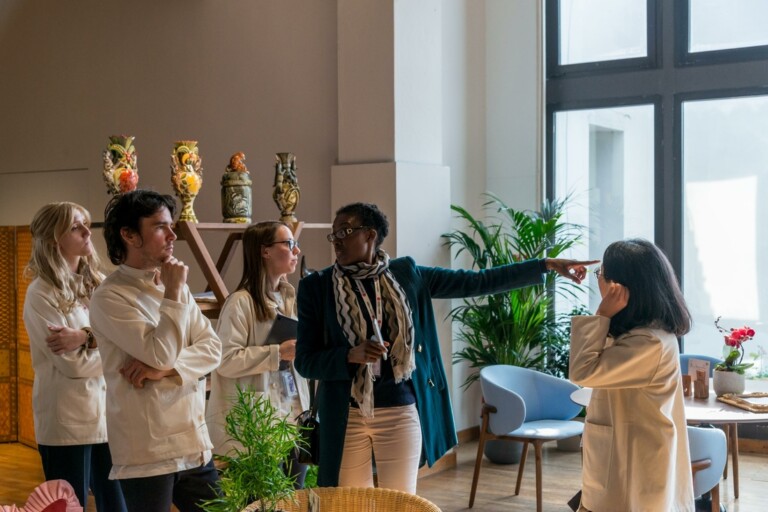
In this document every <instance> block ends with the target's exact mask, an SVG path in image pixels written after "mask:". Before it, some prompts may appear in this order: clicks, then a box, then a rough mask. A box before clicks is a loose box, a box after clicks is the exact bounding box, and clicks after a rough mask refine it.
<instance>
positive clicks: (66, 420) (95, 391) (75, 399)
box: [56, 378, 103, 425]
mask: <svg viewBox="0 0 768 512" xmlns="http://www.w3.org/2000/svg"><path fill="white" fill-rule="evenodd" d="M101 384H102V383H100V382H99V379H95V378H93V379H70V380H69V381H68V382H67V383H66V387H64V385H62V387H63V388H64V389H61V390H60V391H59V393H60V394H59V399H58V400H57V401H56V417H57V418H58V420H59V423H60V424H61V425H88V424H91V423H97V422H98V421H99V418H100V417H101V414H102V407H103V405H102V402H103V399H102V397H101V396H100V391H101Z"/></svg>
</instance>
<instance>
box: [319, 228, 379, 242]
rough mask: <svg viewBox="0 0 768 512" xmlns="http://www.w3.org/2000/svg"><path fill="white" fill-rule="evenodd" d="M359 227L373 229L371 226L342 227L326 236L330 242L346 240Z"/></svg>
mask: <svg viewBox="0 0 768 512" xmlns="http://www.w3.org/2000/svg"><path fill="white" fill-rule="evenodd" d="M359 229H371V228H370V227H369V226H357V227H356V228H341V229H339V230H338V231H334V232H333V233H328V235H327V236H326V237H325V238H326V239H327V240H328V241H329V242H331V243H333V242H335V241H336V240H344V239H345V238H347V237H348V236H349V235H351V234H352V233H354V232H355V231H357V230H359Z"/></svg>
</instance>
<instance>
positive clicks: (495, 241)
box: [443, 194, 583, 462]
mask: <svg viewBox="0 0 768 512" xmlns="http://www.w3.org/2000/svg"><path fill="white" fill-rule="evenodd" d="M488 197H489V198H490V200H489V201H488V202H486V203H485V205H484V206H485V208H486V209H488V210H492V214H491V215H490V216H489V218H488V222H486V221H483V220H480V219H477V218H475V217H473V216H472V214H470V213H469V212H468V211H466V210H465V209H464V208H461V207H460V206H456V205H453V206H451V209H452V210H453V211H454V212H456V213H458V217H459V218H460V219H463V220H464V221H466V224H467V228H465V229H456V230H453V231H452V232H450V233H446V234H444V235H443V237H444V238H445V239H446V244H448V245H449V246H450V247H451V248H454V249H458V250H457V252H456V254H455V257H458V256H459V255H461V253H462V252H466V253H467V254H469V256H470V257H471V259H472V266H473V268H477V269H485V268H490V267H496V266H499V265H505V264H508V263H513V262H519V261H524V260H529V259H534V258H545V257H549V258H557V257H559V256H561V255H563V253H565V251H567V250H568V249H570V248H572V247H573V246H575V245H576V244H578V243H580V242H581V240H582V237H583V227H582V226H579V225H576V224H572V223H568V222H565V221H564V220H563V213H564V206H565V203H566V200H562V201H558V200H554V201H544V203H543V204H542V207H541V211H539V212H533V211H522V210H515V209H513V208H510V207H508V206H507V205H505V204H504V202H503V201H501V199H499V198H497V197H495V196H493V195H490V194H489V195H488ZM579 293H580V290H579V289H578V288H577V287H576V286H575V285H574V283H572V282H571V281H570V280H567V279H564V278H562V277H561V276H559V275H557V274H555V273H552V272H550V273H548V274H547V275H546V276H545V282H544V284H543V285H540V286H529V287H526V288H520V289H516V290H511V291H509V292H505V293H500V294H497V295H491V296H488V297H476V298H470V299H464V300H463V302H462V304H461V305H459V306H457V307H455V308H454V309H453V310H452V311H451V312H450V317H451V318H452V319H453V320H454V321H455V322H457V323H458V324H459V325H460V328H459V332H458V338H459V339H460V340H461V341H463V342H464V346H463V347H462V348H461V349H460V350H458V351H457V352H455V353H454V354H453V363H454V364H457V363H460V362H463V361H466V362H467V363H468V364H469V366H470V368H473V369H478V370H479V369H480V368H483V367H485V366H489V365H494V364H509V365H515V366H522V367H528V368H536V369H538V370H542V371H546V366H547V361H548V357H549V356H550V355H551V353H552V351H555V350H557V348H558V347H561V346H562V340H563V339H564V336H567V334H565V335H564V333H566V332H567V329H568V328H569V326H570V317H568V316H566V315H556V314H555V313H554V300H555V297H556V296H557V295H561V296H565V297H569V298H571V299H576V300H577V299H578V294H579ZM577 302H578V300H577ZM477 379H478V372H473V373H471V374H470V375H469V376H468V377H467V379H466V380H465V381H464V383H463V384H462V387H464V388H466V387H469V386H470V385H471V384H472V383H473V382H475V381H476V380H477ZM502 443H503V444H502ZM507 443H508V442H505V441H500V442H491V443H487V445H486V446H488V447H489V448H487V449H486V455H487V456H489V458H490V459H491V460H494V462H505V461H509V462H515V458H516V457H515V454H514V453H511V454H510V455H509V457H507V456H501V455H498V454H496V453H494V452H496V451H497V449H498V448H499V447H500V446H509V445H508V444H507ZM489 454H490V455H489Z"/></svg>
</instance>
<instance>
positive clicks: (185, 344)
mask: <svg viewBox="0 0 768 512" xmlns="http://www.w3.org/2000/svg"><path fill="white" fill-rule="evenodd" d="M164 293H165V288H164V287H163V285H162V284H160V285H158V284H155V282H154V272H153V271H144V270H139V269H134V268H130V267H127V266H125V265H120V267H118V269H117V270H115V271H114V272H113V273H112V274H110V275H109V276H108V277H107V278H106V279H105V280H104V282H102V283H101V285H99V287H98V288H97V289H96V291H95V292H94V293H93V297H92V298H91V314H90V318H91V327H92V328H93V332H94V334H95V335H96V339H97V341H98V343H99V350H100V351H101V358H102V363H103V366H104V378H105V379H106V381H107V431H108V433H109V449H110V451H111V452H112V462H113V464H114V465H115V466H126V467H128V468H127V469H128V472H127V473H123V475H125V474H130V476H129V477H126V476H123V477H122V478H134V477H139V476H154V475H157V474H165V473H170V472H173V471H167V468H168V467H171V466H174V467H175V466H176V465H177V464H176V461H178V460H181V459H183V458H184V457H188V456H197V455H199V454H201V453H204V452H205V451H207V450H210V449H211V448H212V445H211V441H210V438H209V437H208V429H207V428H206V425H205V376H206V374H208V373H209V372H211V371H213V370H214V368H216V366H218V364H219V360H220V358H221V343H220V342H219V338H218V337H217V336H216V332H215V331H214V330H213V327H212V326H211V322H210V321H209V320H208V319H207V318H205V316H203V313H202V312H201V311H200V308H199V307H198V306H197V304H196V303H195V300H194V298H193V297H192V294H191V293H190V291H189V288H188V287H187V286H184V291H183V293H182V297H181V301H180V302H176V301H173V300H169V299H166V298H164V297H163V295H164ZM130 358H134V359H138V360H139V361H141V362H143V363H144V364H147V365H149V366H151V367H153V368H156V369H159V370H169V369H174V370H176V371H177V372H178V374H179V376H178V377H173V378H170V377H166V378H163V379H160V380H157V381H146V382H145V384H144V387H143V388H134V387H133V386H132V385H131V383H130V382H128V381H127V380H126V379H125V378H124V377H123V376H122V375H120V369H121V368H123V366H125V364H126V362H127V361H129V360H130ZM136 468H138V470H137V471H135V469H136ZM158 468H161V469H158Z"/></svg>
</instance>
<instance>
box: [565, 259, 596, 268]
mask: <svg viewBox="0 0 768 512" xmlns="http://www.w3.org/2000/svg"><path fill="white" fill-rule="evenodd" d="M595 263H600V260H589V261H574V262H573V263H571V265H584V266H585V267H586V266H588V265H594V264H595Z"/></svg>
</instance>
